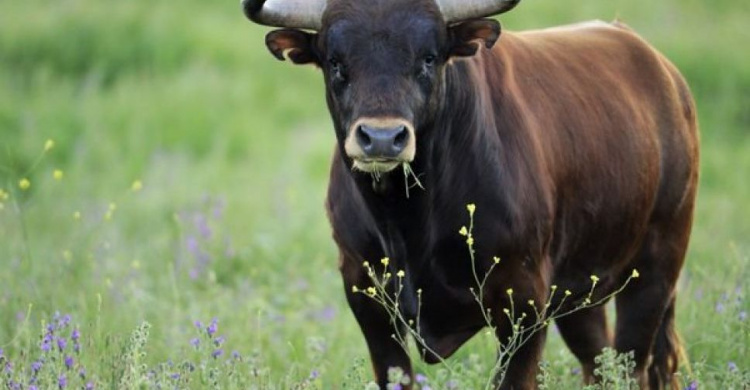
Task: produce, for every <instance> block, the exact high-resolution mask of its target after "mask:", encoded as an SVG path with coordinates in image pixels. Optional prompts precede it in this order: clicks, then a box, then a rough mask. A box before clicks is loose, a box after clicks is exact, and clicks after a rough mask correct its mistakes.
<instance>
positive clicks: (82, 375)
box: [78, 368, 86, 379]
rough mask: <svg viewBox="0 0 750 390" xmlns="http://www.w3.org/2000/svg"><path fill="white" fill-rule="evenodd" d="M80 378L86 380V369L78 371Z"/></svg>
mask: <svg viewBox="0 0 750 390" xmlns="http://www.w3.org/2000/svg"><path fill="white" fill-rule="evenodd" d="M78 376H79V377H81V379H86V369H85V368H81V369H80V370H78Z"/></svg>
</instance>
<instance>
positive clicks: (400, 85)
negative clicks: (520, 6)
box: [266, 1, 500, 173]
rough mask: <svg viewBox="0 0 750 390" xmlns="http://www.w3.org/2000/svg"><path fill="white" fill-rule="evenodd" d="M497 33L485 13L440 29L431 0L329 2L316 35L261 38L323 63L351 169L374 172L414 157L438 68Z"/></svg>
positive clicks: (280, 52) (437, 87)
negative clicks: (473, 18) (412, 0)
mask: <svg viewBox="0 0 750 390" xmlns="http://www.w3.org/2000/svg"><path fill="white" fill-rule="evenodd" d="M499 31H500V28H499V24H498V23H497V22H496V21H494V20H490V19H475V20H472V21H467V22H464V23H461V24H458V25H455V26H452V27H447V26H446V25H445V23H444V22H443V19H442V16H441V14H440V13H439V10H438V8H437V6H436V5H435V3H434V2H432V1H425V2H403V1H393V2H390V1H381V2H370V1H362V2H356V4H355V5H351V4H350V5H346V6H337V4H336V2H330V3H329V9H328V10H327V11H326V13H325V15H324V17H323V28H322V29H321V31H320V33H319V34H309V33H305V32H302V31H299V30H291V29H282V30H276V31H274V32H271V33H270V34H269V35H268V36H267V38H266V42H267V44H268V47H269V49H270V50H271V52H272V53H273V54H274V55H276V56H277V58H280V59H283V56H284V55H287V56H288V57H289V58H290V59H291V60H292V61H293V62H295V63H315V64H317V65H318V66H319V67H320V68H321V69H322V71H323V74H324V78H325V82H326V94H327V100H328V105H329V109H330V111H331V115H332V118H333V121H334V124H335V127H336V132H337V138H338V140H339V142H340V143H341V145H342V146H343V149H344V150H345V152H346V154H347V155H348V157H349V158H350V159H351V160H352V162H353V168H355V169H358V170H361V171H365V172H372V173H375V172H388V171H390V170H392V169H394V168H396V167H398V166H399V165H401V164H403V163H408V162H411V161H412V160H414V158H415V154H416V143H417V138H418V136H419V129H420V128H424V127H426V126H428V125H429V124H430V123H431V121H432V118H433V116H434V113H435V111H436V110H437V108H438V106H439V104H440V95H441V94H440V92H441V90H442V87H443V86H442V84H443V83H442V80H443V71H444V68H445V66H447V64H448V63H449V61H450V60H451V59H452V58H453V57H464V56H471V55H474V54H475V52H476V51H477V49H478V47H479V44H482V43H483V44H484V45H485V46H487V47H491V46H492V44H494V42H495V40H496V39H497V37H498V35H499Z"/></svg>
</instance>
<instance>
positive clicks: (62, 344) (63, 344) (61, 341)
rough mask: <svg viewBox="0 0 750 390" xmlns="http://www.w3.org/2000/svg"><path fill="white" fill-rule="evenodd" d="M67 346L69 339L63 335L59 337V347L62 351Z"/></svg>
mask: <svg viewBox="0 0 750 390" xmlns="http://www.w3.org/2000/svg"><path fill="white" fill-rule="evenodd" d="M67 346H68V340H65V339H64V338H62V337H58V338H57V348H59V349H60V352H62V351H63V350H64V349H65V347H67Z"/></svg>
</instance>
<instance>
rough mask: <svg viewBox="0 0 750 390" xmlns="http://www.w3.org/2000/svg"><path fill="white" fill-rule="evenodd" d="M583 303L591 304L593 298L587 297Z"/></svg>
mask: <svg viewBox="0 0 750 390" xmlns="http://www.w3.org/2000/svg"><path fill="white" fill-rule="evenodd" d="M583 304H584V305H590V304H591V299H590V298H586V300H585V301H583Z"/></svg>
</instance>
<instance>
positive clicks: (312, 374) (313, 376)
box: [310, 370, 320, 380]
mask: <svg viewBox="0 0 750 390" xmlns="http://www.w3.org/2000/svg"><path fill="white" fill-rule="evenodd" d="M319 376H320V372H319V371H318V370H312V371H311V372H310V379H311V380H315V379H318V377H319Z"/></svg>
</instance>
